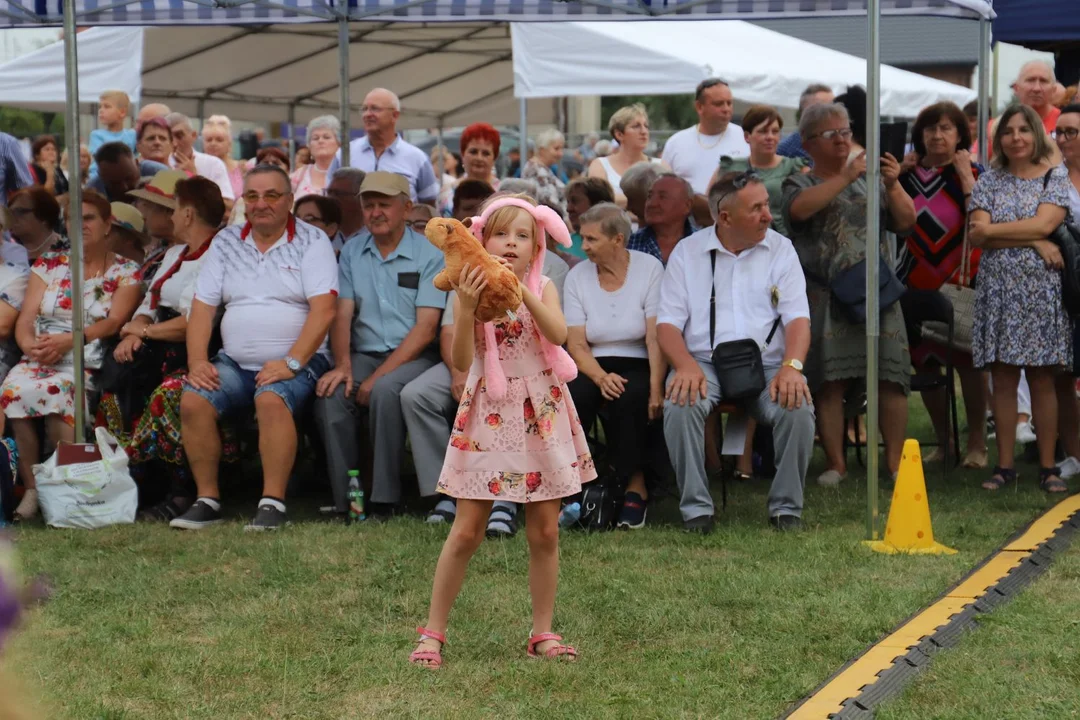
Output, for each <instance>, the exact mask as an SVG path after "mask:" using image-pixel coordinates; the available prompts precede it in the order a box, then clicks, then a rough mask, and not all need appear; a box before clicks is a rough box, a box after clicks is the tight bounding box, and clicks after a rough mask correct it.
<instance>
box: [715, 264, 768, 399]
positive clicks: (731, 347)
mask: <svg viewBox="0 0 1080 720" xmlns="http://www.w3.org/2000/svg"><path fill="white" fill-rule="evenodd" d="M716 252H717V251H716V250H710V251H709V258H710V260H711V266H712V275H711V280H712V282H711V285H712V294H711V295H710V297H709V344H711V345H712V346H713V351H712V364H713V368H714V369H715V370H716V378H717V380H718V381H719V383H720V396H721V397H722V398H723V399H724V400H726V401H728V402H735V401H744V400H752V399H753V398H756V397H758V396H759V395H761V393H762V392H764V391H765V366H764V365H763V364H762V362H761V351H762V349H764V348H766V347H768V346H769V343H771V342H772V339H773V335H775V334H776V329H777V328H778V327H780V318H776V322H774V323H773V326H772V330H770V331H769V336H768V337H767V338H765V345H764V346H762V347H758V344H757V343H756V342H754V341H753V340H751V339H749V338H748V339H745V340H729V341H728V342H722V343H720V344H719V345H717V344H716Z"/></svg>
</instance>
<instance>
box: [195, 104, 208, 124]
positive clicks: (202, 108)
mask: <svg viewBox="0 0 1080 720" xmlns="http://www.w3.org/2000/svg"><path fill="white" fill-rule="evenodd" d="M196 111H197V113H198V115H199V131H200V132H201V131H202V126H203V125H205V124H206V100H204V99H203V98H199V103H198V105H197V106H196Z"/></svg>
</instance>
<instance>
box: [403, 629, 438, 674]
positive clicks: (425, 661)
mask: <svg viewBox="0 0 1080 720" xmlns="http://www.w3.org/2000/svg"><path fill="white" fill-rule="evenodd" d="M416 632H418V633H420V640H418V641H417V642H420V641H422V640H423V639H424V638H431V639H432V640H437V641H438V642H439V649H438V650H420V649H419V648H418V649H416V650H413V652H412V655H409V662H410V663H412V664H413V665H420V666H421V667H426V668H431V669H432V670H435V669H436V668H440V667H442V646H443V645H445V644H446V636H445V635H443V634H442V633H440V632H435V631H434V630H428V629H427V628H422V627H418V628H416Z"/></svg>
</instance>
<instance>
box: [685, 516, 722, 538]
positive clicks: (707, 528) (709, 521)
mask: <svg viewBox="0 0 1080 720" xmlns="http://www.w3.org/2000/svg"><path fill="white" fill-rule="evenodd" d="M715 526H716V522H715V521H714V520H713V516H712V515H698V516H697V517H695V518H690V519H689V520H683V529H684V530H686V532H688V533H695V534H699V535H708V534H710V533H711V532H712V531H713V528H714V527H715Z"/></svg>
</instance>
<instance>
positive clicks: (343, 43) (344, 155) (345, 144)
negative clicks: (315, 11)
mask: <svg viewBox="0 0 1080 720" xmlns="http://www.w3.org/2000/svg"><path fill="white" fill-rule="evenodd" d="M345 13H346V14H345V15H344V16H342V17H340V18H338V91H339V92H340V98H339V100H340V104H341V118H340V119H341V167H349V144H350V139H351V137H352V133H351V132H350V130H349V111H350V109H351V108H350V107H349V17H348V10H347V9H346V10H345Z"/></svg>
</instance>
